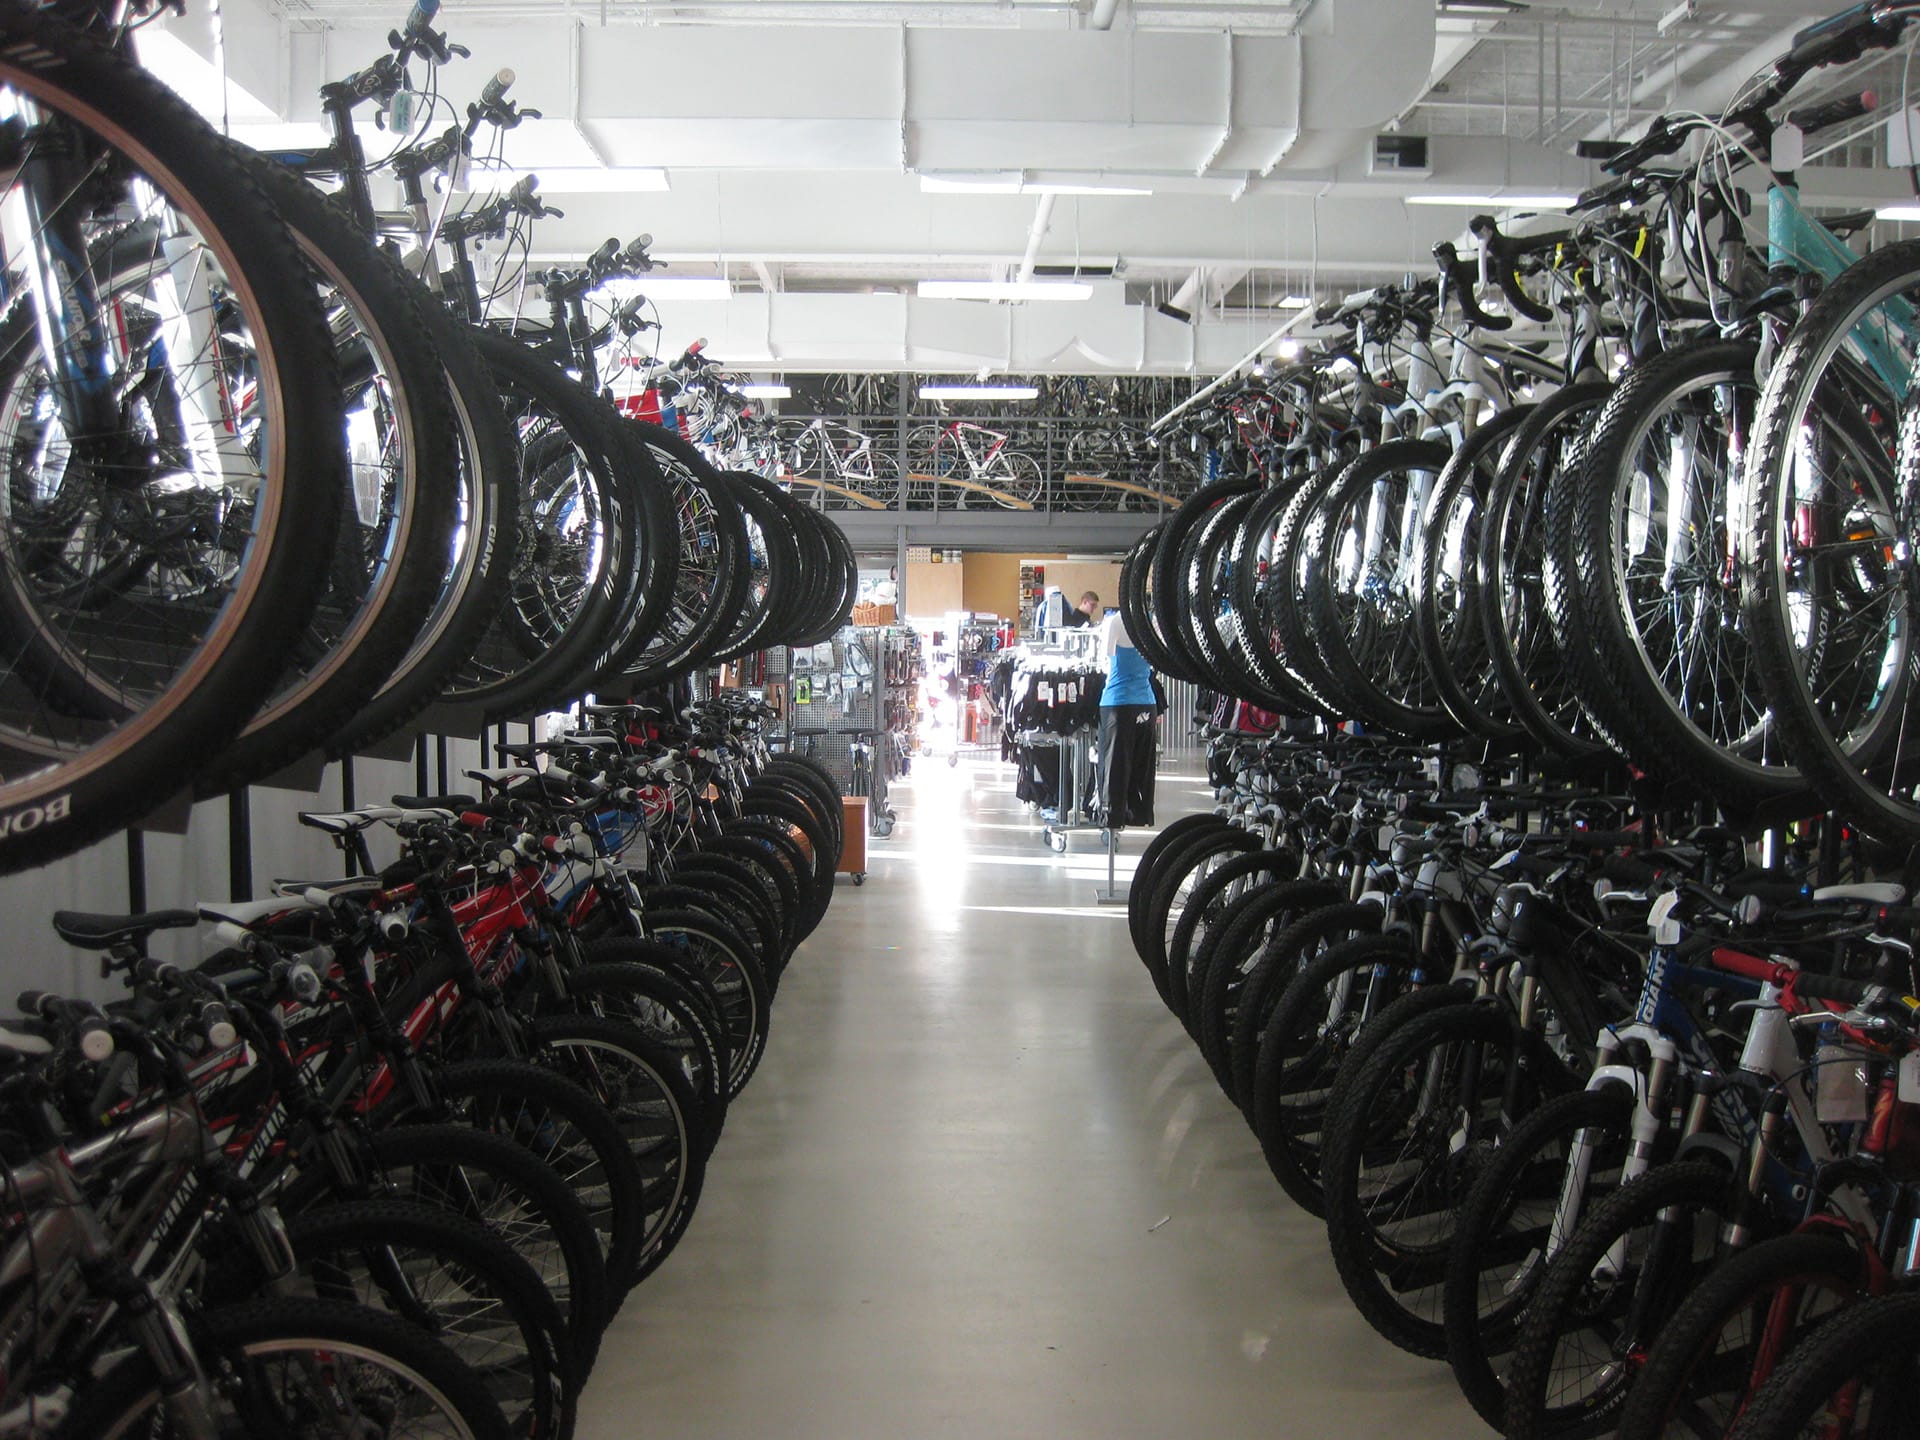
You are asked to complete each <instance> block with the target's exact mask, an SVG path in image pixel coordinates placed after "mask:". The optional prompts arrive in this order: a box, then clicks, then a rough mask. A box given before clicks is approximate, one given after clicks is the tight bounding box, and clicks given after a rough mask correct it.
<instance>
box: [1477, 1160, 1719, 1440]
mask: <svg viewBox="0 0 1920 1440" xmlns="http://www.w3.org/2000/svg"><path fill="white" fill-rule="evenodd" d="M1729 1190H1730V1180H1729V1176H1728V1174H1727V1171H1726V1170H1725V1169H1724V1168H1723V1167H1722V1166H1720V1165H1718V1164H1716V1163H1714V1162H1713V1161H1710V1160H1686V1161H1677V1162H1675V1163H1673V1164H1670V1165H1660V1166H1656V1167H1655V1168H1654V1169H1652V1170H1649V1171H1647V1172H1646V1173H1645V1174H1644V1175H1641V1176H1638V1177H1636V1178H1635V1179H1633V1180H1631V1181H1629V1182H1628V1183H1626V1184H1625V1185H1622V1186H1621V1187H1620V1188H1619V1189H1618V1190H1615V1191H1614V1192H1613V1194H1611V1195H1609V1196H1608V1197H1607V1198H1606V1199H1605V1200H1603V1201H1601V1202H1600V1204H1599V1205H1597V1206H1595V1207H1594V1209H1593V1210H1592V1211H1591V1212H1589V1213H1588V1215H1587V1218H1586V1219H1584V1220H1582V1221H1581V1222H1580V1224H1579V1226H1578V1227H1577V1228H1576V1229H1575V1230H1574V1232H1573V1234H1572V1235H1571V1236H1570V1237H1569V1238H1568V1240H1567V1243H1566V1246H1565V1248H1564V1249H1562V1250H1561V1252H1560V1254H1559V1256H1558V1257H1556V1258H1555V1260H1554V1262H1553V1264H1552V1266H1551V1267H1549V1269H1548V1271H1547V1275H1546V1278H1545V1279H1544V1280H1543V1281H1542V1282H1541V1285H1540V1292H1539V1294H1538V1295H1537V1296H1536V1297H1535V1298H1534V1302H1533V1304H1532V1305H1531V1306H1529V1307H1528V1310H1527V1319H1526V1323H1525V1324H1524V1325H1523V1326H1522V1327H1521V1329H1520V1333H1519V1336H1518V1339H1517V1342H1516V1343H1515V1345H1514V1350H1513V1362H1512V1365H1511V1368H1509V1370H1508V1372H1507V1405H1506V1411H1505V1420H1504V1425H1505V1434H1506V1435H1507V1436H1509V1437H1510V1440H1542V1437H1545V1436H1548V1435H1555V1434H1560V1433H1562V1432H1564V1431H1567V1430H1571V1429H1575V1428H1581V1429H1584V1428H1586V1427H1587V1426H1590V1425H1597V1424H1600V1423H1602V1422H1603V1421H1606V1420H1609V1419H1611V1417H1612V1416H1613V1415H1615V1414H1617V1413H1618V1411H1619V1408H1620V1406H1621V1405H1623V1404H1624V1403H1625V1401H1626V1391H1627V1388H1628V1386H1627V1385H1625V1384H1622V1383H1620V1382H1621V1381H1623V1380H1625V1379H1627V1378H1628V1377H1627V1374H1626V1373H1625V1372H1621V1373H1617V1374H1612V1375H1604V1374H1603V1376H1602V1377H1601V1384H1600V1386H1599V1388H1597V1389H1596V1390H1594V1391H1593V1392H1591V1393H1589V1394H1586V1395H1584V1396H1576V1397H1573V1398H1571V1399H1569V1397H1568V1396H1567V1394H1566V1393H1565V1392H1564V1391H1563V1390H1555V1389H1554V1388H1553V1387H1554V1374H1553V1361H1554V1356H1555V1354H1556V1352H1557V1350H1558V1348H1559V1343H1560V1339H1561V1336H1562V1334H1563V1333H1564V1332H1565V1330H1566V1328H1567V1326H1568V1325H1570V1324H1572V1323H1574V1322H1573V1315H1574V1312H1575V1310H1576V1307H1579V1308H1580V1309H1581V1310H1582V1311H1583V1313H1585V1314H1592V1313H1594V1312H1593V1309H1592V1306H1591V1304H1590V1303H1588V1304H1583V1303H1582V1302H1583V1298H1584V1292H1585V1289H1586V1286H1587V1284H1588V1281H1589V1278H1590V1275H1591V1272H1592V1271H1593V1269H1594V1267H1595V1266H1596V1265H1598V1264H1599V1263H1600V1260H1601V1258H1602V1257H1603V1256H1605V1255H1606V1254H1607V1253H1608V1252H1609V1251H1610V1250H1612V1249H1613V1247H1614V1246H1615V1245H1616V1244H1618V1243H1620V1241H1621V1240H1622V1238H1623V1237H1625V1236H1626V1235H1627V1234H1628V1233H1629V1232H1631V1231H1634V1230H1638V1229H1641V1228H1643V1227H1647V1226H1650V1225H1652V1224H1653V1223H1655V1221H1656V1220H1657V1219H1658V1218H1659V1217H1660V1216H1661V1214H1662V1212H1663V1211H1674V1212H1676V1214H1675V1215H1674V1216H1672V1217H1670V1221H1662V1222H1661V1223H1663V1224H1664V1223H1672V1224H1674V1225H1685V1226H1687V1227H1688V1228H1689V1229H1690V1230H1699V1229H1706V1228H1715V1227H1713V1226H1711V1225H1702V1224H1701V1223H1700V1218H1699V1217H1702V1216H1708V1217H1712V1219H1714V1220H1717V1219H1718V1218H1719V1216H1720V1215H1721V1214H1722V1213H1724V1211H1725V1209H1726V1206H1727V1203H1728V1196H1729ZM1661 1238H1662V1239H1663V1240H1672V1241H1675V1242H1676V1243H1677V1242H1678V1241H1682V1240H1686V1239H1687V1237H1686V1236H1682V1235H1681V1234H1680V1231H1679V1230H1678V1229H1677V1228H1676V1229H1671V1230H1669V1231H1665V1232H1662V1235H1661ZM1706 1243H1710V1242H1708V1241H1707V1240H1706V1239H1705V1238H1704V1237H1702V1236H1699V1235H1695V1236H1694V1237H1693V1239H1692V1242H1691V1248H1690V1249H1689V1250H1688V1252H1687V1254H1688V1256H1689V1258H1691V1257H1692V1256H1693V1255H1694V1254H1696V1253H1697V1251H1698V1248H1699V1247H1700V1246H1701V1245H1702V1244H1706ZM1679 1262H1680V1257H1679V1255H1678V1254H1663V1255H1662V1256H1661V1263H1660V1264H1659V1265H1656V1266H1655V1267H1654V1270H1655V1272H1656V1276H1657V1292H1658V1295H1659V1297H1660V1300H1659V1302H1658V1303H1657V1305H1650V1306H1649V1308H1648V1309H1647V1310H1645V1311H1644V1312H1643V1315H1644V1318H1645V1319H1647V1320H1649V1321H1652V1322H1653V1323H1654V1325H1655V1331H1656V1333H1657V1330H1658V1326H1659V1324H1660V1323H1662V1322H1663V1321H1664V1319H1665V1318H1666V1317H1667V1316H1670V1315H1671V1314H1672V1313H1673V1310H1674V1308H1675V1307H1676V1305H1677V1303H1678V1301H1679V1300H1680V1298H1682V1296H1684V1294H1685V1293H1686V1291H1687V1290H1689V1289H1691V1287H1692V1283H1693V1282H1694V1281H1695V1280H1696V1279H1697V1278H1698V1275H1697V1273H1693V1268H1694V1267H1689V1266H1683V1265H1682V1264H1680V1263H1679ZM1643 1273H1644V1272H1643ZM1617 1278H1618V1277H1616V1283H1617ZM1656 1308H1657V1310H1658V1313H1655V1311H1656ZM1652 1338H1653V1337H1652V1336H1651V1335H1648V1336H1645V1337H1644V1339H1645V1340H1646V1341H1647V1342H1651V1340H1652ZM1610 1347H1611V1342H1609V1348H1610Z"/></svg>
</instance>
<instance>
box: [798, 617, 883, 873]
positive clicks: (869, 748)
mask: <svg viewBox="0 0 1920 1440" xmlns="http://www.w3.org/2000/svg"><path fill="white" fill-rule="evenodd" d="M897 628H898V627H895V626H886V625H880V626H857V627H856V626H852V625H848V626H846V627H844V628H843V629H841V630H840V632H839V633H838V634H836V635H835V636H834V637H833V639H832V640H830V641H823V642H822V643H821V644H819V645H816V646H813V647H812V648H811V650H809V651H801V652H799V653H797V654H796V653H793V652H789V653H788V655H787V656H786V660H785V665H786V671H787V677H786V683H787V695H788V705H787V717H788V742H787V743H788V748H789V749H791V750H792V751H793V752H794V753H795V754H798V755H806V756H808V757H810V758H811V759H813V760H816V761H818V762H819V763H820V764H821V765H823V766H825V767H826V769H827V771H828V773H830V774H831V775H832V776H833V778H834V781H835V782H836V783H837V784H838V785H839V786H840V790H841V793H842V794H845V795H856V796H858V795H864V796H866V797H867V831H868V833H869V834H871V835H875V836H886V835H888V834H891V833H892V831H893V825H894V819H895V816H894V813H893V809H892V807H891V806H890V805H889V804H888V803H887V788H888V782H889V781H890V780H891V779H892V777H893V776H894V775H895V774H898V773H900V772H899V769H898V757H897V756H896V755H895V753H894V742H893V733H892V731H891V730H890V729H889V727H888V721H887V716H886V711H885V709H884V708H883V698H882V697H883V695H884V694H885V693H886V692H887V691H889V690H892V689H895V688H897V687H895V686H894V685H892V684H890V676H889V674H888V671H887V667H886V650H887V644H888V636H889V635H890V633H891V632H893V631H895V630H896V629H897ZM803 696H804V697H805V698H804V700H803V699H802V697H803Z"/></svg>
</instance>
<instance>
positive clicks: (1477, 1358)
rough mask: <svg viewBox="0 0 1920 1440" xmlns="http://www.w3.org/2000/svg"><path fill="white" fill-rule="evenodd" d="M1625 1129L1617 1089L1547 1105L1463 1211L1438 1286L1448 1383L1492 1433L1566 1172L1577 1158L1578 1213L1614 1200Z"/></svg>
mask: <svg viewBox="0 0 1920 1440" xmlns="http://www.w3.org/2000/svg"><path fill="white" fill-rule="evenodd" d="M1632 1120H1633V1097H1632V1096H1631V1095H1629V1094H1627V1093H1626V1092H1625V1090H1624V1089H1623V1088H1622V1087H1619V1086H1614V1085H1609V1086H1608V1087H1606V1088H1605V1089H1603V1090H1595V1091H1588V1090H1583V1091H1581V1092H1580V1093H1579V1094H1576V1095H1561V1096H1558V1097H1556V1098H1554V1099H1552V1100H1549V1101H1547V1102H1546V1104H1544V1105H1542V1106H1541V1107H1540V1108H1539V1109H1538V1110H1536V1111H1534V1112H1533V1114H1531V1115H1529V1116H1527V1118H1526V1119H1524V1120H1522V1121H1521V1122H1520V1123H1519V1124H1517V1125H1515V1126H1514V1127H1513V1133H1512V1134H1510V1135H1509V1136H1507V1138H1506V1141H1505V1142H1504V1143H1503V1144H1502V1145H1501V1146H1500V1148H1499V1149H1498V1150H1497V1151H1495V1152H1494V1155H1493V1158H1492V1159H1491V1160H1490V1161H1489V1162H1488V1163H1487V1167H1486V1169H1485V1170H1483V1171H1482V1172H1481V1175H1480V1178H1479V1180H1477V1181H1476V1182H1475V1183H1474V1187H1473V1189H1472V1190H1471V1191H1470V1192H1469V1193H1468V1195H1467V1198H1466V1199H1465V1200H1464V1201H1463V1202H1462V1203H1461V1206H1460V1217H1459V1222H1458V1224H1457V1225H1456V1226H1455V1229H1454V1234H1453V1246H1452V1248H1451V1250H1450V1251H1449V1252H1448V1254H1447V1260H1446V1274H1445V1278H1444V1280H1443V1282H1442V1285H1443V1289H1442V1293H1441V1323H1442V1325H1443V1326H1444V1327H1445V1329H1446V1339H1447V1362H1448V1364H1450V1365H1451V1366H1452V1367H1453V1378H1454V1379H1455V1380H1456V1381H1457V1382H1458V1383H1459V1386H1460V1391H1461V1393H1462V1394H1463V1395H1465V1396H1466V1397H1467V1403H1468V1404H1470V1405H1472V1406H1473V1408H1474V1409H1475V1410H1476V1411H1478V1412H1479V1414H1480V1418H1481V1419H1483V1420H1485V1421H1486V1422H1487V1423H1488V1424H1489V1425H1494V1426H1498V1425H1499V1424H1500V1422H1501V1418H1502V1416H1503V1414H1504V1412H1505V1408H1506V1384H1505V1381H1504V1379H1503V1378H1502V1376H1501V1374H1500V1371H1501V1370H1502V1369H1504V1366H1505V1360H1506V1357H1507V1356H1508V1355H1509V1354H1510V1353H1511V1351H1512V1349H1513V1342H1514V1337H1515V1336H1516V1335H1517V1334H1518V1333H1519V1328H1520V1325H1521V1324H1522V1323H1523V1321H1524V1319H1525V1316H1526V1309H1527V1306H1528V1305H1529V1304H1530V1303H1532V1300H1533V1297H1534V1295H1535V1293H1536V1292H1537V1291H1538V1290H1539V1288H1540V1282H1541V1281H1542V1280H1543V1279H1544V1278H1545V1277H1546V1272H1547V1267H1548V1266H1549V1265H1550V1264H1551V1263H1552V1261H1553V1257H1554V1255H1555V1254H1557V1253H1558V1247H1559V1244H1560V1243H1561V1242H1562V1241H1564V1240H1565V1239H1566V1236H1565V1235H1564V1234H1557V1233H1556V1228H1557V1226H1556V1216H1557V1215H1558V1214H1559V1213H1560V1209H1561V1206H1562V1204H1563V1203H1564V1200H1565V1198H1566V1196H1567V1191H1566V1187H1567V1185H1568V1183H1569V1176H1568V1166H1569V1163H1570V1162H1571V1160H1572V1158H1573V1156H1574V1154H1575V1153H1576V1150H1579V1151H1580V1152H1582V1158H1581V1162H1580V1163H1581V1164H1582V1166H1583V1167H1584V1173H1583V1175H1582V1176H1581V1180H1582V1186H1581V1189H1580V1192H1579V1195H1578V1198H1579V1200H1580V1202H1581V1203H1582V1205H1583V1206H1584V1205H1589V1204H1591V1203H1592V1202H1593V1201H1594V1200H1597V1199H1598V1198H1600V1197H1601V1196H1604V1195H1607V1194H1610V1193H1612V1191H1613V1190H1614V1189H1616V1188H1617V1187H1618V1185H1619V1181H1620V1165H1621V1162H1622V1161H1623V1160H1624V1159H1625V1155H1626V1148H1627V1141H1628V1139H1629V1135H1628V1127H1629V1126H1630V1124H1631V1123H1632ZM1576 1223H1577V1222H1576ZM1569 1228H1571V1227H1569Z"/></svg>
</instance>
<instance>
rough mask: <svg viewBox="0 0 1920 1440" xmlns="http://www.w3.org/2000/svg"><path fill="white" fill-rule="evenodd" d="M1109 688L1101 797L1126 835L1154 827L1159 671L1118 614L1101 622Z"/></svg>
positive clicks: (1113, 824)
mask: <svg viewBox="0 0 1920 1440" xmlns="http://www.w3.org/2000/svg"><path fill="white" fill-rule="evenodd" d="M1100 653H1101V654H1102V655H1103V656H1105V657H1106V662H1107V683H1106V686H1105V688H1104V689H1102V690H1101V692H1100V795H1101V802H1102V809H1103V813H1104V814H1105V817H1106V824H1107V825H1108V827H1109V828H1111V829H1115V830H1120V829H1124V828H1126V827H1127V826H1129V825H1151V824H1153V782H1154V771H1155V769H1156V768H1157V765H1158V755H1157V753H1156V743H1155V742H1156V738H1157V737H1156V735H1155V725H1154V717H1155V715H1156V713H1157V711H1158V705H1157V699H1158V697H1157V696H1156V695H1155V693H1154V687H1153V671H1152V669H1150V668H1149V667H1148V665H1147V662H1146V660H1145V659H1144V658H1142V656H1141V654H1140V652H1139V651H1138V650H1137V649H1135V648H1134V644H1133V637H1132V636H1130V635H1128V634H1127V624H1126V621H1124V620H1122V619H1121V618H1120V612H1119V611H1118V610H1111V611H1108V612H1107V617H1106V619H1105V620H1103V621H1101V622H1100Z"/></svg>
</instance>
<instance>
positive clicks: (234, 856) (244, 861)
mask: <svg viewBox="0 0 1920 1440" xmlns="http://www.w3.org/2000/svg"><path fill="white" fill-rule="evenodd" d="M249 800H250V794H249V791H248V790H247V787H246V786H244V785H242V786H241V787H240V788H239V789H238V790H232V791H229V792H228V794H227V898H228V899H229V900H251V899H252V898H253V807H252V805H251V804H250V803H249Z"/></svg>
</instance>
